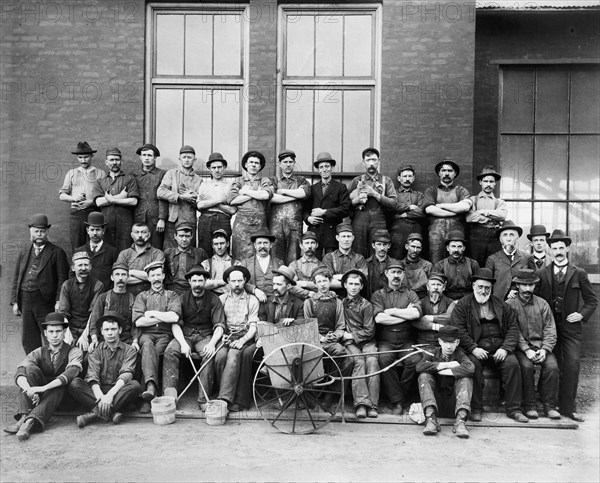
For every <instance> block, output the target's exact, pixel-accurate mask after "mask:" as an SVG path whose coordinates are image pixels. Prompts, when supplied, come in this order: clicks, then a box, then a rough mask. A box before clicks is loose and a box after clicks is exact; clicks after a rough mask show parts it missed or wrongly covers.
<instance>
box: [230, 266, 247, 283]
mask: <svg viewBox="0 0 600 483" xmlns="http://www.w3.org/2000/svg"><path fill="white" fill-rule="evenodd" d="M236 271H237V272H242V274H243V275H244V279H245V280H246V283H247V282H248V280H250V279H251V278H252V276H251V275H250V271H249V270H248V269H247V268H246V267H242V266H241V265H232V266H231V267H229V268H228V269H227V270H225V271H224V272H223V282H226V283H227V282H229V275H230V274H231V272H236Z"/></svg>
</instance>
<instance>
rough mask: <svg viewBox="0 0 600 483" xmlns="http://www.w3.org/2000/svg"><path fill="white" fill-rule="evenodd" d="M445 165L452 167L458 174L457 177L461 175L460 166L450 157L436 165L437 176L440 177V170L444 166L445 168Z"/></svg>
mask: <svg viewBox="0 0 600 483" xmlns="http://www.w3.org/2000/svg"><path fill="white" fill-rule="evenodd" d="M444 164H449V165H450V166H452V169H453V170H454V171H455V172H456V176H458V175H459V174H460V166H458V164H456V163H455V162H454V160H453V159H452V158H450V157H445V158H444V159H442V160H441V161H440V162H439V163H438V164H436V165H435V168H434V169H435V174H437V175H438V176H439V175H440V169H442V166H444Z"/></svg>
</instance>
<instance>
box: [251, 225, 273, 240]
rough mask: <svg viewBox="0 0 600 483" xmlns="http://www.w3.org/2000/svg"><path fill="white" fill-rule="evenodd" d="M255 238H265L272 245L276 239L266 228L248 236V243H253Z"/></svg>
mask: <svg viewBox="0 0 600 483" xmlns="http://www.w3.org/2000/svg"><path fill="white" fill-rule="evenodd" d="M257 238H267V239H269V240H270V241H271V243H273V242H274V241H275V240H276V239H277V238H276V237H275V235H273V234H272V233H271V232H270V231H269V230H268V229H267V228H259V229H258V230H257V231H255V232H254V233H253V234H252V235H250V241H251V242H252V243H254V242H255V241H256V239H257Z"/></svg>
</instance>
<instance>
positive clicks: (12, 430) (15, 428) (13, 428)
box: [2, 414, 560, 434]
mask: <svg viewBox="0 0 600 483" xmlns="http://www.w3.org/2000/svg"><path fill="white" fill-rule="evenodd" d="M25 416H26V415H25V414H22V415H21V417H20V418H19V420H18V421H15V422H14V423H13V424H9V425H8V426H6V427H4V428H2V431H4V432H5V433H8V434H17V433H18V432H19V428H20V427H21V424H23V421H25ZM559 417H560V415H559Z"/></svg>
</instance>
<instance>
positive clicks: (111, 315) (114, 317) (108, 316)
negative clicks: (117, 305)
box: [96, 310, 126, 333]
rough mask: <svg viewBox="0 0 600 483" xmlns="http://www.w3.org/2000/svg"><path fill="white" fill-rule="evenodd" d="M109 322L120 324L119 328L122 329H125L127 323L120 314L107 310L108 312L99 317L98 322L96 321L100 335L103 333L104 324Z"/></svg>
mask: <svg viewBox="0 0 600 483" xmlns="http://www.w3.org/2000/svg"><path fill="white" fill-rule="evenodd" d="M107 320H109V321H110V322H116V323H117V324H119V327H121V329H123V328H124V327H125V322H126V321H125V319H124V318H123V316H122V315H121V314H120V313H119V312H115V311H114V310H107V311H106V312H104V315H103V316H102V317H98V320H96V330H97V331H98V333H101V332H102V324H103V323H104V322H105V321H107Z"/></svg>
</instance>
